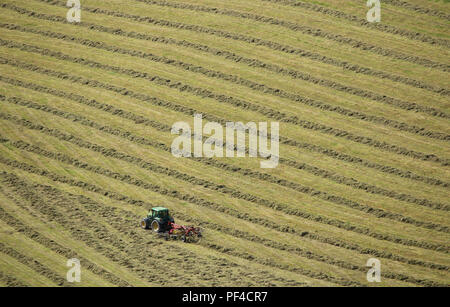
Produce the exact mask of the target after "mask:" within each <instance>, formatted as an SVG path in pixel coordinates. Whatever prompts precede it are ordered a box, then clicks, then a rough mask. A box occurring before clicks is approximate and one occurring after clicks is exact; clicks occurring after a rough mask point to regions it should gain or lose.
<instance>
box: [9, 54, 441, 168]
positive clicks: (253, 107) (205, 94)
mask: <svg viewBox="0 0 450 307" xmlns="http://www.w3.org/2000/svg"><path fill="white" fill-rule="evenodd" d="M30 52H34V51H30ZM46 55H47V56H49V57H56V58H58V59H61V60H65V61H69V62H73V63H77V64H82V65H86V66H89V67H91V68H92V67H95V68H98V69H102V70H105V71H111V72H116V73H120V74H123V75H126V76H130V77H132V78H139V79H143V80H146V81H149V82H152V83H155V84H157V85H161V86H166V87H169V88H171V89H176V90H178V91H180V92H188V93H190V94H193V95H196V96H198V97H201V98H211V99H214V100H216V101H217V102H219V103H226V104H230V105H232V106H234V107H238V108H242V109H244V110H250V111H254V112H257V113H260V114H261V115H264V116H266V117H268V118H271V119H275V120H277V121H280V122H284V123H290V124H293V125H296V126H298V127H300V128H304V129H308V130H313V131H317V132H321V133H324V134H328V135H332V136H335V137H340V138H344V139H346V140H349V141H353V142H355V143H360V144H363V145H367V146H370V147H373V148H377V149H380V150H384V151H388V152H392V153H394V154H398V155H402V156H407V157H412V158H414V159H419V160H422V161H429V162H434V163H438V164H441V165H442V166H447V165H449V164H450V161H449V160H448V159H444V158H440V157H438V156H436V155H434V154H427V153H423V152H418V151H414V150H409V149H407V148H403V147H400V146H397V145H392V144H389V143H386V142H384V141H378V140H374V139H372V138H369V137H364V136H359V135H355V134H353V133H351V132H347V131H345V130H341V129H336V128H333V127H328V126H325V125H322V124H317V123H314V122H310V121H307V120H303V119H300V118H299V117H298V116H296V115H289V114H286V113H282V112H279V111H276V110H273V109H270V108H268V107H264V106H260V105H257V104H253V103H250V102H247V101H244V100H241V99H237V98H234V97H231V96H226V95H222V94H217V93H214V92H212V91H210V90H207V89H203V88H197V87H192V86H190V85H187V84H183V83H181V82H178V81H173V80H170V79H166V78H161V77H159V76H156V75H153V76H152V75H149V74H148V73H142V72H139V71H136V70H133V69H124V68H121V67H117V66H111V65H108V64H101V63H98V62H94V61H90V60H86V59H83V58H75V57H71V56H69V55H66V54H63V53H60V52H56V54H53V52H51V51H50V50H49V53H47V54H46ZM0 64H7V65H11V66H14V67H19V68H22V69H27V70H31V71H34V72H39V73H44V74H47V75H49V76H53V77H56V78H60V79H64V80H70V81H72V82H76V83H82V84H95V85H96V86H100V87H105V84H104V83H102V82H99V81H96V80H86V79H84V78H82V77H77V76H74V75H69V74H66V73H62V72H58V71H55V70H51V69H45V68H42V67H39V66H36V65H34V64H28V63H25V62H21V61H17V60H10V59H7V58H4V57H0ZM83 79H84V80H86V81H82V80H83ZM126 95H128V96H135V93H134V92H133V91H131V90H127V91H126ZM200 113H202V112H200ZM208 117H211V115H205V116H204V118H205V119H207V120H210V119H209V118H208ZM215 119H217V118H215ZM212 121H217V120H212ZM220 122H224V120H222V121H220ZM287 140H288V139H287V138H285V137H280V141H281V142H282V143H283V142H286V141H287Z"/></svg>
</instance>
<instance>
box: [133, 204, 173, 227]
mask: <svg viewBox="0 0 450 307" xmlns="http://www.w3.org/2000/svg"><path fill="white" fill-rule="evenodd" d="M172 223H174V220H173V218H172V217H171V216H170V214H169V209H167V208H164V207H154V208H152V209H151V210H150V211H149V212H148V215H147V217H146V218H144V219H142V221H141V227H142V228H144V229H149V228H151V229H152V230H153V231H154V232H165V231H168V230H170V229H171V225H172Z"/></svg>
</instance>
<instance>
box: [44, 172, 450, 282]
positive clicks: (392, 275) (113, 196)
mask: <svg viewBox="0 0 450 307" xmlns="http://www.w3.org/2000/svg"><path fill="white" fill-rule="evenodd" d="M52 180H55V179H52ZM58 181H60V180H58ZM80 183H81V182H77V184H76V186H79V187H82V188H83V189H86V190H89V191H94V192H95V193H99V194H102V195H106V196H107V197H108V198H111V199H115V200H119V201H125V202H127V203H129V204H132V205H138V206H143V207H151V204H148V203H145V202H142V201H137V200H133V199H130V198H129V197H127V196H123V195H120V194H117V193H116V192H111V191H106V190H103V189H101V188H96V187H95V186H93V185H90V184H80ZM69 184H70V183H69ZM72 185H73V183H72ZM83 198H84V197H83ZM83 203H84V204H86V202H83ZM85 208H86V207H85ZM95 208H96V209H97V208H104V206H98V205H97V206H95ZM125 215H126V214H125ZM178 215H179V214H177V216H178ZM119 216H124V214H120V215H119ZM112 220H113V221H116V220H117V219H116V218H113V219H112ZM191 221H196V220H195V219H194V220H191ZM196 222H198V221H196ZM132 224H135V221H133V222H132ZM208 225H209V224H208ZM223 229H226V228H222V227H221V228H220V230H223ZM122 231H123V230H122ZM238 234H240V235H238ZM231 235H233V236H236V237H240V236H242V235H244V236H245V233H240V232H237V231H235V230H232V233H231ZM251 238H255V236H253V235H252V236H251ZM256 238H257V237H256ZM245 239H248V237H247V238H245ZM260 240H261V239H260V238H259V239H256V241H260ZM262 240H264V242H266V243H269V242H270V240H269V241H266V240H265V239H262ZM251 241H253V240H251ZM328 244H329V243H328ZM264 245H265V244H264ZM270 245H271V244H269V247H272V248H274V247H275V246H270ZM276 246H277V247H282V249H284V248H285V247H287V248H289V246H285V245H281V246H280V245H279V244H278V243H276ZM290 248H292V247H290ZM295 250H296V251H297V252H298V251H299V250H298V248H295ZM290 252H292V251H290ZM305 252H306V253H307V254H310V255H311V256H310V257H313V258H317V257H318V258H317V259H316V260H317V261H322V262H325V263H329V264H332V265H335V266H339V267H343V268H345V267H347V266H348V268H349V269H351V270H355V269H358V266H354V265H351V264H348V263H346V262H342V261H336V260H334V259H328V260H330V261H331V262H328V261H327V258H329V257H323V256H320V255H315V254H311V253H310V252H309V251H305ZM362 254H372V251H370V250H367V249H365V250H363V251H362ZM391 256H394V255H391ZM394 258H395V260H394V261H401V262H404V261H405V260H406V259H404V258H401V257H400V258H399V257H397V256H394ZM413 261H414V262H405V263H408V264H415V265H419V263H422V262H421V261H419V262H416V260H413ZM446 269H448V268H446ZM383 274H386V275H385V276H386V277H387V278H393V279H398V280H403V281H408V282H415V283H420V284H422V285H423V284H424V282H425V284H426V283H428V282H429V281H426V280H420V281H417V280H414V279H412V281H410V280H411V279H410V277H407V276H404V275H402V274H397V273H386V272H383ZM432 283H433V282H432Z"/></svg>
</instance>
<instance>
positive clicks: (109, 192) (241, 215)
mask: <svg viewBox="0 0 450 307" xmlns="http://www.w3.org/2000/svg"><path fill="white" fill-rule="evenodd" d="M82 186H85V185H82ZM100 193H101V192H100ZM109 193H111V192H109ZM109 193H106V194H109ZM113 194H114V193H113ZM172 194H173V193H172ZM169 195H170V193H169ZM175 197H177V196H175ZM228 212H230V211H228ZM241 217H243V216H242V215H241Z"/></svg>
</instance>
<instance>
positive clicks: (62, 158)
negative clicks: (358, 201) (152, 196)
mask: <svg viewBox="0 0 450 307" xmlns="http://www.w3.org/2000/svg"><path fill="white" fill-rule="evenodd" d="M0 116H1V118H2V119H6V120H8V117H9V118H10V119H13V121H14V117H12V116H8V115H4V114H3V113H0ZM18 121H19V122H20V119H18ZM30 124H31V123H29V125H30ZM31 125H32V124H31ZM35 128H36V129H37V130H44V129H45V127H39V126H38V127H35ZM2 142H4V143H5V142H8V144H9V145H11V146H14V147H15V148H17V149H19V150H23V151H27V152H31V153H35V154H37V155H41V156H44V157H46V158H48V159H53V160H56V161H59V162H62V163H66V164H68V165H72V166H74V167H76V168H80V169H83V170H87V171H90V172H93V173H96V174H99V175H103V176H106V177H110V178H112V179H114V180H118V181H122V182H124V183H128V184H131V185H135V186H137V187H141V188H143V189H147V190H151V191H155V192H157V193H160V194H162V195H169V196H170V197H175V198H177V199H179V200H184V201H190V202H194V203H197V204H200V205H202V206H207V207H211V208H218V209H219V211H221V212H224V210H225V211H229V212H233V213H234V214H237V215H238V216H241V215H242V214H241V213H240V212H238V211H236V210H235V209H230V208H224V207H223V206H221V205H220V204H217V203H214V202H211V201H208V200H205V199H202V198H199V197H196V196H195V195H189V194H182V193H179V192H178V191H171V190H168V189H165V188H164V187H161V186H158V185H155V184H150V183H147V182H144V181H142V180H140V179H138V178H135V177H133V176H131V175H129V174H127V175H122V174H120V173H117V172H114V171H111V170H108V169H104V168H102V167H94V166H90V165H89V164H87V163H84V162H82V161H78V160H77V159H74V158H71V157H68V156H66V155H64V154H61V153H53V152H49V151H46V150H43V149H41V148H39V147H37V146H33V145H30V144H27V143H25V142H22V141H17V142H9V140H6V139H3V140H2ZM265 206H266V207H267V206H268V205H267V204H265ZM269 208H272V207H270V206H269ZM288 210H289V209H288ZM287 212H289V213H290V214H291V215H295V214H292V213H293V212H291V211H287ZM294 212H295V211H294ZM245 215H247V214H245ZM391 215H393V214H391ZM295 216H296V215H295ZM394 216H396V217H397V220H399V221H401V222H404V220H409V222H411V220H412V219H410V218H407V217H402V216H401V215H399V214H394ZM250 220H251V221H253V220H257V221H264V222H263V224H264V225H267V224H271V222H270V221H268V220H265V219H262V218H256V217H255V218H251V219H250ZM412 222H413V223H414V224H415V225H416V226H418V227H420V226H422V227H426V228H428V227H434V228H433V229H435V230H437V231H441V232H445V233H448V229H447V227H445V226H441V225H438V224H434V223H428V222H421V221H415V220H412ZM438 229H439V230H438ZM284 231H287V232H292V227H285V228H284ZM381 239H385V240H389V239H391V237H389V236H385V235H381ZM393 242H395V243H399V244H402V243H403V244H404V245H414V246H415V245H418V247H420V248H424V249H431V250H435V251H437V252H443V253H448V246H445V245H444V246H442V245H434V244H430V243H423V244H422V242H416V241H413V240H402V239H397V238H393Z"/></svg>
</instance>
